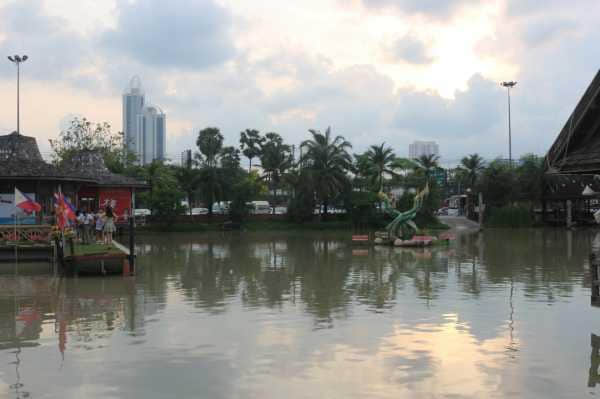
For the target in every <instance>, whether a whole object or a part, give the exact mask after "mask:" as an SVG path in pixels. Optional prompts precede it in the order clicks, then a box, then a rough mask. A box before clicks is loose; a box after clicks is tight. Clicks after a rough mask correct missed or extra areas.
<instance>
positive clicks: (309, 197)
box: [52, 118, 544, 231]
mask: <svg viewBox="0 0 600 399" xmlns="http://www.w3.org/2000/svg"><path fill="white" fill-rule="evenodd" d="M94 126H95V127H94ZM308 133H309V134H308V135H307V137H306V139H305V140H304V141H302V142H301V143H300V145H299V146H296V145H292V144H289V143H286V141H285V139H284V137H282V136H281V135H279V134H278V133H276V132H268V133H262V132H260V131H258V130H255V129H246V130H244V131H242V132H240V133H239V145H233V146H227V145H225V136H224V135H223V134H222V133H221V131H220V129H219V128H217V127H206V128H204V129H202V130H200V131H199V132H198V136H197V139H196V147H197V149H196V150H195V151H193V150H191V149H190V150H188V151H186V153H185V154H186V155H185V156H184V157H183V158H182V159H181V164H179V163H177V164H176V163H175V162H172V161H173V160H171V161H168V160H154V161H152V162H151V163H149V164H144V165H141V164H140V163H139V162H138V161H137V159H136V156H135V154H133V153H131V152H130V151H128V150H127V149H126V146H124V138H123V134H122V133H117V134H112V133H111V131H110V126H109V125H108V124H106V123H104V124H94V123H92V122H90V121H88V120H87V119H85V118H83V119H81V120H80V119H77V118H76V119H74V121H73V123H72V125H71V127H70V128H69V129H66V130H65V131H63V132H61V134H60V135H59V138H58V140H53V141H52V149H53V155H52V157H53V160H54V162H55V163H56V164H61V163H62V162H66V161H68V160H69V159H70V158H71V157H73V156H74V155H76V154H77V153H78V152H79V151H82V150H86V151H89V150H93V151H99V152H100V153H101V154H102V156H103V158H104V160H105V164H106V166H107V168H108V169H109V170H110V171H111V172H113V173H117V174H122V175H125V176H129V177H133V178H136V179H138V180H140V181H145V182H146V183H147V184H148V187H149V189H148V190H146V191H144V192H140V193H139V195H138V196H137V198H136V205H137V207H138V208H140V209H148V210H149V211H150V212H151V215H152V219H151V221H152V224H153V226H149V227H147V228H145V229H146V230H154V231H209V230H219V229H222V227H223V226H222V224H217V226H213V225H212V223H213V221H212V220H209V221H207V224H203V223H202V222H204V221H196V222H200V223H199V224H198V223H197V224H196V225H195V224H189V225H188V223H187V222H186V221H182V220H181V219H180V217H181V216H183V215H185V214H188V213H189V217H192V215H194V210H195V209H196V210H198V212H199V211H200V210H205V211H206V213H207V214H208V216H209V219H212V216H213V215H214V216H218V215H217V212H216V211H215V209H219V208H226V209H227V220H228V221H231V222H232V224H234V225H236V226H237V225H241V226H243V228H244V229H246V230H267V229H273V230H292V229H298V230H305V229H310V230H329V229H336V228H337V229H346V230H349V231H357V230H360V229H362V230H375V229H382V228H383V227H384V226H385V225H386V224H387V223H389V221H390V220H388V219H387V218H386V217H385V216H384V215H383V214H382V213H381V201H380V196H379V194H380V193H382V192H383V193H386V194H387V195H388V196H390V197H391V198H392V204H393V205H392V206H393V207H395V208H396V209H397V210H399V211H405V210H407V209H410V208H411V207H412V205H413V202H414V197H415V193H416V192H417V191H418V190H421V189H422V188H423V187H425V186H428V187H429V194H428V195H427V197H425V199H424V201H423V206H422V208H421V209H420V210H419V213H418V214H417V217H416V219H415V223H416V224H417V226H420V227H424V228H426V227H431V226H439V221H437V218H436V217H435V215H436V214H437V211H438V209H440V208H442V207H444V206H448V205H449V202H450V199H451V198H453V197H454V198H456V197H471V198H475V197H476V195H477V194H478V193H481V194H482V195H483V201H484V203H485V205H486V208H485V216H484V226H488V227H527V226H532V225H535V222H536V221H535V217H534V216H535V215H534V210H535V209H537V208H539V207H540V203H541V199H542V192H543V176H544V164H543V159H542V158H540V157H537V156H536V155H533V154H527V155H524V156H522V157H521V158H520V159H519V160H518V161H517V160H515V161H512V162H507V161H506V160H503V159H496V160H493V161H485V160H484V159H483V158H482V157H481V156H479V155H478V154H470V155H468V156H465V157H463V158H462V159H461V161H460V163H459V164H458V165H457V166H456V167H452V168H442V167H441V166H440V164H439V157H438V156H437V155H435V154H428V155H421V156H420V157H417V158H414V159H409V158H404V157H400V156H398V155H396V153H395V151H394V149H393V148H392V147H390V146H389V145H386V143H381V144H378V145H370V146H368V147H367V148H365V149H363V151H362V152H356V153H355V152H354V149H353V147H352V144H351V143H350V142H348V141H347V140H346V139H345V138H344V136H342V135H336V134H334V133H333V131H332V129H331V128H327V129H326V130H325V131H324V132H321V131H318V130H314V129H309V130H308ZM243 157H245V158H246V159H247V161H248V163H247V164H246V163H245V162H244V165H243V166H242V158H243ZM253 201H254V202H262V203H264V204H265V206H269V207H272V208H274V209H277V208H285V213H286V215H285V221H283V220H279V221H277V222H267V221H261V222H255V221H253V220H252V219H253V217H252V215H251V213H252V209H251V207H250V206H249V205H248V204H251V203H252V202H253ZM469 203H470V205H471V207H472V206H473V201H472V200H471V201H469ZM223 204H226V205H223ZM461 206H462V205H461ZM316 210H318V213H319V215H316V214H315V211H316ZM338 210H344V211H345V216H344V217H343V218H338V216H340V215H339V214H337V211H338ZM219 211H221V212H222V211H223V209H219ZM471 211H472V210H471ZM219 213H220V212H219ZM214 222H215V223H219V222H221V223H222V222H223V220H215V221H214ZM355 226H360V229H358V228H357V229H355ZM143 230H144V229H141V231H143Z"/></svg>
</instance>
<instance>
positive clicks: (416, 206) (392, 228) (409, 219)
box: [378, 183, 429, 240]
mask: <svg viewBox="0 0 600 399" xmlns="http://www.w3.org/2000/svg"><path fill="white" fill-rule="evenodd" d="M428 194H429V183H427V184H426V185H425V188H423V190H421V191H417V194H416V195H415V199H414V202H413V207H412V208H411V209H409V210H407V211H404V212H400V211H398V210H397V209H395V207H394V206H392V203H391V201H390V199H389V197H388V196H387V195H386V194H385V193H383V192H382V191H380V192H379V194H378V196H379V199H381V201H382V202H383V209H384V210H385V211H386V212H387V213H388V214H390V215H391V216H392V217H394V220H392V221H391V223H389V224H388V225H387V226H386V227H385V230H386V231H387V234H388V239H390V240H395V239H396V238H402V239H404V240H406V239H410V238H412V236H413V235H414V234H415V233H417V232H418V231H419V228H418V227H417V225H416V224H415V222H414V221H413V219H414V218H415V216H417V212H419V210H420V209H421V207H422V206H423V200H424V199H425V197H426V196H427V195H428Z"/></svg>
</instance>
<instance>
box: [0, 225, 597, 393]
mask: <svg viewBox="0 0 600 399" xmlns="http://www.w3.org/2000/svg"><path fill="white" fill-rule="evenodd" d="M592 238H593V236H591V235H588V234H587V233H585V232H578V231H575V232H573V237H572V240H571V242H570V243H569V241H568V240H567V236H566V235H565V234H564V231H563V232H560V233H558V234H557V233H555V232H553V231H528V230H524V231H520V230H519V231H507V232H504V231H485V232H483V233H479V234H474V235H461V238H460V239H458V240H457V242H455V243H452V244H451V245H450V246H448V247H432V248H426V249H416V250H415V249H406V248H393V247H377V248H372V247H367V248H362V249H366V252H362V253H361V255H360V256H355V255H354V253H355V252H354V251H353V250H354V249H356V248H355V247H353V246H352V245H351V244H350V242H349V236H348V234H337V233H331V234H329V233H327V234H325V233H318V234H317V233H307V234H304V233H302V234H301V233H293V234H292V233H290V234H287V233H277V234H272V235H269V234H266V233H264V234H254V233H247V234H246V233H235V234H223V233H218V234H189V235H184V234H182V235H164V236H147V237H143V236H142V237H140V239H139V240H140V242H139V247H140V248H143V251H141V253H140V257H139V259H138V260H139V266H140V268H139V271H138V275H137V276H136V277H135V279H123V278H120V277H117V278H115V279H106V278H89V279H83V278H80V279H67V280H64V281H63V282H62V283H61V285H56V284H50V279H48V278H44V279H45V280H40V281H39V282H35V281H34V280H27V279H24V280H19V281H16V282H15V283H10V282H8V281H3V280H1V279H0V288H3V289H5V291H4V292H5V293H6V294H5V296H6V297H7V298H6V299H7V301H4V298H3V297H2V292H0V322H1V323H0V333H2V334H8V335H7V336H6V338H4V339H5V341H4V342H6V343H9V341H10V342H13V341H14V337H15V336H17V335H19V334H18V333H15V332H18V331H27V329H21V328H20V327H19V326H17V325H16V324H15V321H16V320H17V319H18V318H17V317H16V315H18V312H17V313H15V312H14V311H13V310H12V309H13V308H14V306H13V304H14V301H13V299H14V297H15V296H16V297H18V300H19V304H20V306H21V307H20V309H21V310H23V311H24V312H22V313H21V315H20V316H19V317H20V318H21V319H22V320H26V319H28V318H29V320H31V321H35V320H36V318H35V317H30V316H31V315H32V314H33V313H31V310H36V311H37V312H38V314H40V315H41V319H42V321H41V322H40V324H41V328H40V327H39V326H38V327H36V328H37V330H35V331H38V332H37V333H35V334H32V335H31V338H30V339H29V341H28V342H30V343H32V344H36V345H38V346H37V347H35V348H24V349H23V352H24V354H25V356H23V359H24V360H25V361H24V367H23V368H22V370H23V371H24V372H22V377H23V379H22V380H23V381H24V382H25V383H26V387H27V390H28V391H30V392H32V396H33V397H35V396H40V395H42V394H43V395H47V396H50V397H57V396H60V397H92V398H95V397H111V396H113V397H146V398H163V397H174V396H177V397H197V396H205V397H214V398H229V397H239V398H251V397H262V398H275V397H281V396H284V397H286V398H290V399H291V398H300V397H332V398H338V397H340V398H341V397H343V398H347V397H374V398H387V397H390V398H392V397H393V398H397V397H444V396H450V397H452V396H454V397H507V396H511V395H513V396H519V397H533V398H542V397H543V398H545V397H548V396H556V397H569V396H574V395H575V394H579V393H586V392H587V391H584V389H585V388H586V387H585V385H586V384H585V383H586V381H584V380H585V376H586V375H587V374H588V373H590V342H589V335H588V334H589V333H585V331H600V324H599V323H600V322H598V321H596V320H599V319H598V318H597V314H596V313H593V312H592V311H594V310H597V309H591V308H590V307H589V303H588V302H589V287H586V284H587V283H586V280H585V278H584V276H585V274H584V273H585V264H586V257H587V254H586V251H589V245H590V243H591V241H592ZM507 243H510V245H508V244H507ZM569 246H570V247H571V250H570V251H569ZM586 246H587V247H586ZM44 281H45V282H44ZM16 287H17V288H18V287H20V288H18V290H17V288H16ZM57 287H60V288H57ZM0 291H1V290H0ZM9 305H10V307H9ZM548 305H552V306H548ZM573 326H576V328H573ZM32 331H34V330H32ZM582 331H583V332H582ZM61 337H62V338H61ZM57 347H58V348H59V350H60V348H61V347H62V348H63V350H64V355H65V356H64V360H62V363H61V359H60V357H59V356H58V353H59V352H58V351H57ZM5 353H7V352H4V351H0V356H1V355H3V354H5ZM592 366H593V365H592ZM59 367H60V368H59ZM11 373H12V374H11ZM573 375H579V376H584V377H582V378H580V379H577V378H573ZM13 376H14V367H13V368H12V369H11V368H10V367H9V366H8V365H7V364H3V363H0V394H1V393H3V392H2V389H4V388H2V387H3V386H4V385H3V383H7V382H10V383H12V382H13V381H14V378H12V377H13ZM11 378H12V379H11ZM575 396H582V395H575Z"/></svg>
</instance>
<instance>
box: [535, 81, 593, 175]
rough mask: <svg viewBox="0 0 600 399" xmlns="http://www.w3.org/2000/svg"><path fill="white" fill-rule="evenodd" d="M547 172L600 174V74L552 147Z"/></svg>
mask: <svg viewBox="0 0 600 399" xmlns="http://www.w3.org/2000/svg"><path fill="white" fill-rule="evenodd" d="M546 172H547V173H565V174H600V71H599V72H598V73H596V76H595V77H594V79H593V80H592V82H591V83H590V85H589V86H588V88H587V90H586V91H585V93H584V94H583V97H581V99H580V100H579V103H578V104H577V106H576V107H575V109H574V110H573V113H572V114H571V116H570V117H569V119H568V120H567V123H565V126H564V127H563V128H562V130H561V132H560V134H559V135H558V137H557V138H556V141H555V142H554V144H553V145H552V147H550V151H548V155H547V156H546Z"/></svg>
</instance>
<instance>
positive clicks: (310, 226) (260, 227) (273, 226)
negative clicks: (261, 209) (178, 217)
mask: <svg viewBox="0 0 600 399" xmlns="http://www.w3.org/2000/svg"><path fill="white" fill-rule="evenodd" d="M420 227H421V226H420ZM382 229H383V227H376V226H370V227H367V228H365V229H357V228H355V225H354V224H353V223H352V221H349V220H331V221H326V222H317V221H312V222H306V223H296V222H291V221H289V220H266V221H265V220H248V221H245V222H243V223H241V225H240V228H239V229H236V230H234V231H243V232H246V231H248V232H255V231H256V232H260V231H347V232H348V234H349V235H351V234H358V233H357V232H363V231H364V232H367V231H376V230H382ZM449 229H450V226H448V225H446V224H444V223H442V222H441V221H439V220H437V219H436V220H435V221H433V222H431V223H428V224H426V225H424V226H422V230H423V231H424V232H436V231H445V230H449ZM136 231H137V232H138V233H142V234H143V233H165V232H168V233H203V232H215V231H224V229H223V222H220V221H219V222H217V221H215V222H208V223H170V224H168V223H150V224H147V225H145V226H139V227H136Z"/></svg>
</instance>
